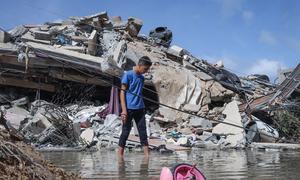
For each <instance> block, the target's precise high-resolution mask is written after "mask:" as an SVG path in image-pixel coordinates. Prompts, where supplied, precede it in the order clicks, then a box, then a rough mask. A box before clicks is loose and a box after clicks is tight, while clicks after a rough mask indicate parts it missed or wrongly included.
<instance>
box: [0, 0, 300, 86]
mask: <svg viewBox="0 0 300 180" xmlns="http://www.w3.org/2000/svg"><path fill="white" fill-rule="evenodd" d="M102 11H107V12H108V15H109V16H121V17H122V18H123V20H126V19H127V18H128V17H130V16H134V17H138V18H139V19H142V20H143V22H144V25H143V27H142V30H141V32H140V33H141V34H145V35H148V34H149V31H150V30H151V29H153V28H155V27H158V26H165V27H168V29H170V30H171V31H172V32H173V41H172V44H173V45H178V46H180V47H182V48H184V49H186V50H188V51H189V52H191V53H192V54H193V55H194V56H196V57H198V58H202V59H206V60H208V61H209V62H212V63H214V62H217V61H219V60H222V61H223V62H224V65H225V68H226V69H228V70H230V71H232V72H234V73H236V74H238V75H240V76H246V75H249V74H267V75H269V76H270V78H271V79H272V80H274V79H275V77H276V75H277V72H278V70H279V69H285V68H293V67H295V66H296V65H297V64H298V63H300V57H299V54H300V21H299V17H300V1H297V0H248V1H247V0H185V1H183V0H148V1H146V0H51V1H50V0H9V1H3V2H1V6H0V27H1V28H3V29H5V30H10V29H12V28H13V27H15V26H17V25H20V24H42V23H45V22H47V21H48V22H49V21H57V20H62V19H66V18H68V17H70V16H85V15H90V14H95V13H97V12H102Z"/></svg>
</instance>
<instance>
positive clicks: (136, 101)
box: [121, 70, 145, 109]
mask: <svg viewBox="0 0 300 180" xmlns="http://www.w3.org/2000/svg"><path fill="white" fill-rule="evenodd" d="M121 83H122V84H126V85H127V91H129V92H131V93H129V92H126V105H127V109H143V108H145V105H144V101H143V98H142V92H143V86H144V76H143V75H139V74H136V73H135V72H134V71H133V70H131V71H127V72H125V73H124V75H123V77H122V81H121ZM132 93H133V94H132ZM134 94H137V95H139V96H136V95H134Z"/></svg>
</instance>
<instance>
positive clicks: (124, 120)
mask: <svg viewBox="0 0 300 180" xmlns="http://www.w3.org/2000/svg"><path fill="white" fill-rule="evenodd" d="M127 117H128V114H127V112H122V113H121V120H122V122H123V123H125V122H126V121H127Z"/></svg>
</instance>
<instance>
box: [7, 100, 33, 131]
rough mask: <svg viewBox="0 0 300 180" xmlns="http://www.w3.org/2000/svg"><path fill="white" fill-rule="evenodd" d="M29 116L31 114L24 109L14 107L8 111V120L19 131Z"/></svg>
mask: <svg viewBox="0 0 300 180" xmlns="http://www.w3.org/2000/svg"><path fill="white" fill-rule="evenodd" d="M28 116H29V112H28V111H26V110H25V109H23V108H20V107H17V106H14V107H12V108H10V109H7V110H6V114H5V118H6V120H7V121H8V122H9V123H10V124H11V125H12V126H13V127H14V128H15V129H19V127H20V123H21V122H22V121H23V120H24V119H25V118H27V117H28Z"/></svg>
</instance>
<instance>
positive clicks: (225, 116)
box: [0, 12, 300, 150]
mask: <svg viewBox="0 0 300 180" xmlns="http://www.w3.org/2000/svg"><path fill="white" fill-rule="evenodd" d="M142 26H143V21H142V20H140V19H138V18H135V17H129V18H128V19H127V20H125V21H124V20H122V19H121V17H119V16H115V17H109V16H108V15H107V13H106V12H101V13H98V14H95V15H91V16H86V17H71V18H69V19H67V20H64V21H62V22H55V23H52V22H47V23H45V24H42V25H21V26H17V27H15V28H14V29H12V30H10V31H9V32H5V31H3V30H1V31H0V62H1V66H0V68H1V76H0V88H1V91H0V103H1V105H2V106H1V112H2V113H3V114H5V116H4V117H5V119H6V121H5V123H3V124H5V127H6V129H9V130H10V131H12V129H13V131H15V132H17V134H18V135H19V136H22V137H24V140H25V141H27V142H30V143H32V144H33V145H35V146H37V147H38V148H40V149H42V148H49V147H52V148H53V147H63V148H65V147H73V148H74V147H77V148H78V149H79V150H82V149H85V148H86V147H91V146H93V145H97V147H104V146H105V147H110V146H115V145H116V143H117V141H118V135H119V133H120V130H121V121H120V119H119V117H118V115H119V108H120V107H119V102H118V101H119V100H118V91H119V89H118V87H119V86H120V77H121V76H122V74H123V72H124V71H126V70H130V69H132V67H133V66H134V65H135V64H136V63H137V61H138V59H139V58H140V57H142V56H148V57H149V58H150V59H151V60H152V62H153V66H152V67H151V69H150V71H149V73H147V74H146V75H145V88H144V93H143V94H144V98H145V103H146V107H147V115H146V121H147V129H148V132H147V133H148V136H149V137H150V140H149V141H150V146H151V148H152V149H157V148H158V149H164V150H166V149H169V150H170V149H171V150H177V149H180V148H183V149H184V148H186V147H192V146H194V147H217V148H238V147H241V148H243V147H246V146H248V145H249V144H251V143H252V142H283V141H285V139H286V138H287V137H285V135H284V134H280V132H278V130H277V129H278V128H279V129H280V127H279V126H276V123H275V121H274V119H273V116H274V114H272V113H273V111H272V109H273V108H274V107H278V106H280V107H282V106H283V105H284V106H285V107H286V105H293V103H297V101H295V100H297V98H298V97H299V92H300V91H299V88H298V87H299V84H300V81H299V79H300V65H298V66H297V67H296V68H295V69H294V70H293V71H292V72H291V73H290V74H289V75H287V77H286V78H285V79H284V80H283V81H282V82H281V84H279V85H276V84H273V83H271V82H270V81H269V78H268V77H267V76H265V75H251V76H248V77H238V76H237V75H236V74H234V73H232V72H230V71H228V70H226V69H225V68H224V67H223V65H222V64H220V63H217V64H210V63H208V62H207V61H206V60H204V59H199V58H197V57H195V56H193V55H192V54H191V53H190V52H188V51H187V50H186V49H184V48H182V47H180V46H177V45H171V42H172V37H173V34H172V31H171V30H169V29H168V28H167V27H157V28H155V29H153V30H152V31H151V32H150V33H149V36H146V35H140V34H139V31H140V29H141V28H142ZM129 93H130V92H129ZM296 119H297V120H298V121H299V116H298V117H296ZM132 133H133V135H131V136H130V137H129V141H128V143H127V144H128V147H136V146H137V145H138V141H139V140H138V138H137V137H136V136H134V135H137V134H138V133H137V132H136V131H132ZM283 137H284V138H283ZM58 149H59V148H58Z"/></svg>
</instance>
